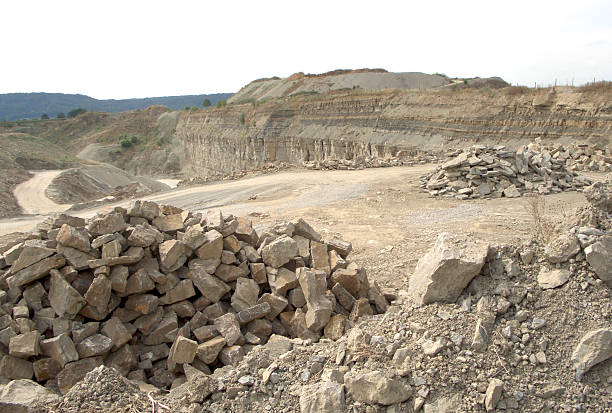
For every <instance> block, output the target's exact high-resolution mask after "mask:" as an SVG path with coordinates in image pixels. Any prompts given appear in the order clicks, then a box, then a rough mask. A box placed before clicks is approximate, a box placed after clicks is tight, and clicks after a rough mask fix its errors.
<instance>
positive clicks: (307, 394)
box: [300, 381, 345, 413]
mask: <svg viewBox="0 0 612 413" xmlns="http://www.w3.org/2000/svg"><path fill="white" fill-rule="evenodd" d="M344 410H345V405H344V386H343V385H342V384H339V383H335V382H333V381H322V382H319V383H314V384H310V385H307V386H304V387H302V392H301V394H300V412H301V413H336V412H343V411H344Z"/></svg>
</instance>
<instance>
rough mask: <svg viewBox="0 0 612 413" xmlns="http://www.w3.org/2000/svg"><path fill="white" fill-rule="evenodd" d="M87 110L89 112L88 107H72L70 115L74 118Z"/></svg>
mask: <svg viewBox="0 0 612 413" xmlns="http://www.w3.org/2000/svg"><path fill="white" fill-rule="evenodd" d="M85 112H87V109H83V108H78V109H72V110H71V111H70V112H68V117H69V118H74V117H75V116H78V115H80V114H81V113H85Z"/></svg>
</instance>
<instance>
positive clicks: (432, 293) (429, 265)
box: [408, 233, 489, 306]
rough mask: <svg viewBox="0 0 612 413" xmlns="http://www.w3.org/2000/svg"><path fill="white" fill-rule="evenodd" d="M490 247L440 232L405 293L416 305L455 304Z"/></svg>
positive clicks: (482, 263)
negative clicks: (439, 302)
mask: <svg viewBox="0 0 612 413" xmlns="http://www.w3.org/2000/svg"><path fill="white" fill-rule="evenodd" d="M488 251H489V244H487V243H485V242H482V241H478V240H474V239H469V238H468V239H466V238H465V237H458V236H454V235H451V234H449V233H442V234H440V235H439V236H438V239H437V241H436V243H435V245H434V246H433V248H432V249H431V250H429V252H428V253H427V254H425V255H424V256H423V257H422V258H421V259H420V260H419V262H418V263H417V266H416V268H415V270H414V273H413V274H412V277H410V283H409V287H408V294H409V295H410V296H411V297H412V299H413V301H414V302H415V303H416V304H417V305H419V306H420V305H425V304H429V303H433V302H438V301H441V302H454V301H455V300H456V299H457V298H458V297H459V295H460V294H461V292H462V291H463V289H464V288H465V287H466V286H467V285H468V284H469V282H470V281H471V280H472V279H473V278H474V277H475V276H476V275H478V273H479V272H480V270H481V269H482V266H483V265H484V263H485V260H486V257H487V253H488Z"/></svg>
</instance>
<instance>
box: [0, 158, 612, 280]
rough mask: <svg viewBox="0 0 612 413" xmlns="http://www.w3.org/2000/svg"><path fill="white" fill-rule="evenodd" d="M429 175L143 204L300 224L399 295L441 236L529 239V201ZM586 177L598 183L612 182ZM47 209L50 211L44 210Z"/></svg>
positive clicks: (551, 201)
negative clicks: (476, 195) (469, 192)
mask: <svg viewBox="0 0 612 413" xmlns="http://www.w3.org/2000/svg"><path fill="white" fill-rule="evenodd" d="M432 168H434V165H420V166H411V167H408V166H406V167H394V168H377V169H366V170H361V171H304V170H293V171H287V172H281V173H277V174H272V175H260V176H255V177H250V178H245V179H241V180H237V181H231V182H218V183H212V184H208V185H201V186H192V187H187V188H176V189H173V190H170V191H166V192H163V193H158V194H155V195H151V196H148V197H145V198H143V199H148V200H152V201H155V202H159V203H165V204H171V205H175V206H177V207H180V208H185V209H189V210H192V211H206V210H222V211H223V212H224V213H225V214H228V213H232V214H238V215H242V216H246V215H249V216H250V218H251V219H252V220H253V224H254V226H255V227H256V228H261V227H263V226H266V225H268V224H270V223H271V222H273V221H276V220H287V219H294V218H296V217H304V218H305V219H306V220H308V221H309V222H310V223H311V224H312V225H313V226H314V227H315V228H317V229H318V230H320V231H321V232H322V233H323V234H324V235H332V234H341V235H342V236H343V237H344V238H345V239H347V240H350V241H351V242H352V243H353V246H354V253H353V256H354V259H355V260H356V261H358V262H361V263H363V264H365V263H367V265H368V268H369V271H371V272H372V273H374V275H375V276H376V277H378V278H377V279H379V280H383V283H384V284H385V285H387V286H390V287H400V286H401V285H402V284H403V283H404V282H405V280H406V278H405V277H404V276H403V275H405V274H406V273H407V272H408V271H412V269H413V268H414V265H415V264H416V261H417V260H418V258H419V257H421V256H422V255H423V254H424V253H425V252H426V251H427V250H428V249H429V248H430V246H431V245H432V244H433V243H434V242H435V240H436V237H437V235H438V234H439V233H441V232H453V233H457V234H473V235H474V236H476V237H478V238H480V239H484V240H486V241H488V242H491V243H493V244H501V243H516V242H521V241H522V240H528V239H530V238H531V237H532V236H533V222H534V221H533V216H532V215H531V214H530V212H529V201H528V199H530V198H526V197H524V198H518V199H517V198H499V199H490V200H486V199H478V200H469V201H460V200H457V199H446V198H432V197H430V196H429V195H428V194H426V193H424V192H423V191H421V189H420V187H419V177H420V176H421V175H423V174H424V173H426V172H427V171H429V170H431V169H432ZM50 175H51V174H49V175H47V176H45V175H42V176H40V175H37V176H35V178H33V179H35V181H34V182H32V181H28V183H30V184H31V188H32V190H34V189H35V192H36V193H37V194H44V188H43V186H44V184H45V182H47V180H49V176H50ZM588 175H589V177H591V178H594V179H596V180H602V179H605V178H606V176H607V177H608V178H610V176H611V175H612V174H611V173H608V174H603V173H591V174H588ZM26 184H27V183H26ZM34 184H36V185H38V186H36V185H34ZM544 199H545V203H546V210H547V214H548V215H549V216H550V217H554V218H558V219H563V217H567V216H570V215H571V214H572V213H573V211H574V210H575V208H576V207H577V206H580V205H583V204H584V202H585V200H584V195H582V193H579V192H564V193H560V194H555V195H549V196H546V197H544ZM42 201H44V200H42ZM132 202H133V200H126V201H122V202H118V203H113V204H108V205H104V206H101V207H97V208H92V209H87V210H82V211H75V212H69V213H70V214H72V215H77V216H81V217H85V218H87V217H92V216H94V215H95V214H96V213H98V212H103V211H109V210H111V209H112V208H114V207H115V206H122V207H129V206H130V204H131V203H132ZM45 205H49V209H47V210H45V209H44V208H45ZM55 208H56V206H55V205H51V204H48V203H47V202H46V201H44V202H40V207H39V211H40V212H41V215H35V216H23V217H20V218H13V219H5V220H0V235H3V234H7V233H10V232H15V231H30V230H33V229H34V228H35V227H36V224H37V223H39V222H40V221H42V220H43V219H44V218H45V217H46V216H47V215H45V214H42V212H53V211H55V210H56V209H55ZM390 262H391V263H392V264H391V265H389V263H390Z"/></svg>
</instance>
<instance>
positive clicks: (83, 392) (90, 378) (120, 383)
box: [30, 366, 152, 413]
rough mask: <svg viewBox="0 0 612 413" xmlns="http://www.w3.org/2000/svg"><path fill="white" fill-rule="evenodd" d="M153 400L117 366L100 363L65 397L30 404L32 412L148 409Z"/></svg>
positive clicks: (143, 410) (131, 410) (137, 410)
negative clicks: (124, 375) (115, 367)
mask: <svg viewBox="0 0 612 413" xmlns="http://www.w3.org/2000/svg"><path fill="white" fill-rule="evenodd" d="M151 407H152V403H151V401H150V400H149V398H148V397H147V395H146V394H145V393H144V392H142V391H140V390H139V388H138V386H137V385H136V384H135V383H134V382H132V381H131V380H128V379H126V378H125V377H123V376H122V375H121V374H119V373H118V372H117V370H115V369H113V368H110V367H106V366H99V367H96V368H95V369H94V370H92V371H90V372H89V373H87V375H86V376H85V378H84V379H83V380H82V381H80V382H79V383H77V384H76V385H74V386H73V387H72V388H71V389H70V390H69V391H68V393H66V394H65V395H64V396H63V397H62V398H57V399H51V400H49V399H47V400H45V401H44V403H38V404H37V405H35V406H33V407H31V408H30V411H31V412H32V413H51V412H65V413H72V412H75V413H76V412H145V411H150V410H151Z"/></svg>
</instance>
